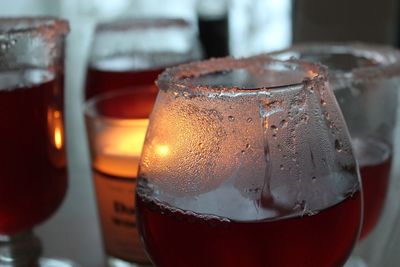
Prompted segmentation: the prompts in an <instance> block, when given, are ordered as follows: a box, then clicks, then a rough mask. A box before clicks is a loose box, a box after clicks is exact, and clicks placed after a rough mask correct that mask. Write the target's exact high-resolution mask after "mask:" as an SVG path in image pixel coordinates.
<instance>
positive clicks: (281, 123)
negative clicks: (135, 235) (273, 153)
mask: <svg viewBox="0 0 400 267" xmlns="http://www.w3.org/2000/svg"><path fill="white" fill-rule="evenodd" d="M287 125H288V122H287V120H281V122H280V126H281V128H285V127H287Z"/></svg>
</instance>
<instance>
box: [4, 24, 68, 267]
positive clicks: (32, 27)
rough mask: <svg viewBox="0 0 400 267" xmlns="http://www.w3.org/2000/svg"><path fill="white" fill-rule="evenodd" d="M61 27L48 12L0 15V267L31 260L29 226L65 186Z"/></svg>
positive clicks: (36, 251)
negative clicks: (12, 16) (33, 14)
mask: <svg viewBox="0 0 400 267" xmlns="http://www.w3.org/2000/svg"><path fill="white" fill-rule="evenodd" d="M68 32H69V27H68V22H66V21H64V20H59V19H56V18H51V17H37V18H2V19H0V147H1V150H0V162H1V168H0V266H38V265H39V259H38V257H39V255H40V253H41V246H40V242H39V240H38V239H37V238H36V237H34V236H33V235H32V232H31V229H32V228H33V227H34V226H35V225H37V224H39V223H41V222H43V221H44V220H46V219H47V218H48V217H49V216H51V215H52V214H53V213H54V212H55V211H56V209H57V208H58V207H59V205H60V204H61V202H62V200H63V198H64V195H65V192H66V189H67V167H66V155H65V134H64V133H65V130H64V86H63V85H64V41H65V36H66V35H67V34H68ZM55 262H56V261H53V260H50V261H44V260H42V261H41V263H40V266H48V265H47V264H53V265H54V264H55ZM62 264H64V265H63V266H65V265H66V266H69V265H67V263H64V262H63V263H62Z"/></svg>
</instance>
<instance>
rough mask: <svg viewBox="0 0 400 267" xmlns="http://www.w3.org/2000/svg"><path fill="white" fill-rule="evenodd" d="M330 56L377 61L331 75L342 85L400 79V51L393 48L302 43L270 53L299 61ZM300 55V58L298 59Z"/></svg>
mask: <svg viewBox="0 0 400 267" xmlns="http://www.w3.org/2000/svg"><path fill="white" fill-rule="evenodd" d="M300 53H301V54H303V55H306V54H307V53H310V54H311V53H312V54H313V55H316V54H321V55H329V54H348V55H352V56H354V57H364V58H366V59H370V60H373V61H375V62H376V63H377V64H376V65H374V66H361V67H358V68H353V69H352V70H349V71H330V72H329V76H330V77H331V78H332V79H335V80H337V81H339V82H340V84H341V85H343V83H345V81H346V80H347V81H348V82H349V83H363V82H369V81H373V80H379V79H390V78H393V77H396V76H400V51H398V50H396V49H394V48H393V47H390V46H384V45H373V44H363V43H303V44H297V45H294V46H292V47H291V48H289V49H285V50H281V51H276V52H273V53H270V55H271V56H273V57H278V58H282V57H279V56H283V55H285V54H286V55H287V56H290V55H291V54H293V55H292V57H293V58H298V54H300ZM296 54H297V56H296Z"/></svg>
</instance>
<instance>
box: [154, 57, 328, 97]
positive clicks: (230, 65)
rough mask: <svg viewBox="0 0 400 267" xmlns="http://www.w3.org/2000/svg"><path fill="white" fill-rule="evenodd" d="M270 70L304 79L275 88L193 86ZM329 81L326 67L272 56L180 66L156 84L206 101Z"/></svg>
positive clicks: (224, 59)
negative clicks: (207, 78) (212, 77)
mask: <svg viewBox="0 0 400 267" xmlns="http://www.w3.org/2000/svg"><path fill="white" fill-rule="evenodd" d="M267 66H271V67H272V70H273V71H276V72H281V71H283V70H284V68H286V69H287V70H288V71H295V70H300V71H302V72H303V74H304V75H303V76H302V79H301V80H300V81H298V82H287V83H282V84H279V85H272V86H268V85H266V86H254V87H247V86H244V87H243V86H234V85H229V86H221V85H214V86H213V85H207V84H201V83H197V84H195V83H192V79H193V78H197V77H201V76H203V75H208V74H213V73H223V72H226V71H232V70H247V71H249V72H253V74H254V75H260V76H261V75H262V73H257V70H258V71H259V70H260V69H261V68H265V67H267ZM325 81H327V70H326V67H325V66H322V65H320V64H315V63H310V62H306V61H302V60H297V59H289V60H279V59H275V58H273V57H271V56H269V55H256V56H252V57H247V58H232V57H225V58H211V59H209V60H204V61H197V62H191V63H187V64H181V65H178V66H175V67H172V68H167V69H166V70H165V71H164V72H162V73H161V74H160V75H159V76H158V79H157V80H156V84H157V86H158V88H159V89H160V90H162V91H166V92H167V91H171V90H175V92H174V94H175V93H176V94H177V96H178V95H180V94H183V96H185V97H186V96H188V97H194V96H206V97H223V96H238V95H244V94H246V95H249V94H266V95H268V94H271V93H273V92H282V91H287V90H298V89H300V88H304V87H306V86H307V85H310V84H315V83H321V82H325ZM266 83H267V82H266Z"/></svg>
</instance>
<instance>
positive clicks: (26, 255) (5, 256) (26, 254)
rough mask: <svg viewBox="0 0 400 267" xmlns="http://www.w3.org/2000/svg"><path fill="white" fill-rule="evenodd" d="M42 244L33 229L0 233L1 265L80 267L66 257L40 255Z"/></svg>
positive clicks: (14, 266)
mask: <svg viewBox="0 0 400 267" xmlns="http://www.w3.org/2000/svg"><path fill="white" fill-rule="evenodd" d="M41 254H42V244H41V242H40V240H39V238H37V237H36V236H35V235H34V234H33V233H32V231H26V232H21V233H17V234H14V235H0V267H80V266H79V265H78V264H76V263H74V262H72V261H69V260H66V259H50V258H42V257H40V256H41Z"/></svg>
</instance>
